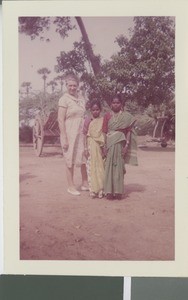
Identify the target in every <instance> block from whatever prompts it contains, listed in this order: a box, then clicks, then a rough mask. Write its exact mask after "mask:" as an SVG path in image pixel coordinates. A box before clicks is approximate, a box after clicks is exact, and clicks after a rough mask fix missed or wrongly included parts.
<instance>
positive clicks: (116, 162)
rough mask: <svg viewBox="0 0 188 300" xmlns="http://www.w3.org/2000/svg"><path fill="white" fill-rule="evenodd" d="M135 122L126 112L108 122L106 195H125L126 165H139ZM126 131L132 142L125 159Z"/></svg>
mask: <svg viewBox="0 0 188 300" xmlns="http://www.w3.org/2000/svg"><path fill="white" fill-rule="evenodd" d="M134 121H135V119H134V117H133V116H132V115H131V114H129V113H128V112H126V111H122V112H120V113H118V114H116V115H114V116H112V117H111V118H110V120H109V121H108V133H107V136H106V144H107V150H108V152H107V157H106V162H105V179H104V192H105V194H124V174H125V164H131V165H138V162H137V143H136V133H135V131H134V129H133V128H132V126H131V125H132V124H133V122H134ZM126 131H127V132H128V131H129V132H130V141H129V146H128V149H127V153H126V156H125V158H123V156H122V149H123V146H124V145H125V143H126V140H127V138H126Z"/></svg>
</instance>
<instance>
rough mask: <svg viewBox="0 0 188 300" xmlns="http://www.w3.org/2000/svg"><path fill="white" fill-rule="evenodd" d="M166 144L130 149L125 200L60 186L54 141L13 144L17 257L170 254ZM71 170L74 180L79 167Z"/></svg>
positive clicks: (170, 171) (170, 162) (170, 170)
mask: <svg viewBox="0 0 188 300" xmlns="http://www.w3.org/2000/svg"><path fill="white" fill-rule="evenodd" d="M174 154H175V153H174V149H173V148H172V147H167V148H165V149H164V148H161V147H160V146H158V145H157V146H156V145H155V146H153V147H152V146H150V145H149V146H148V148H143V149H139V150H138V159H139V166H138V167H131V166H127V175H126V177H125V191H126V192H125V199H123V200H121V201H118V200H117V201H109V200H106V199H102V200H99V199H90V198H89V196H88V192H82V194H81V196H78V197H74V196H71V195H70V194H68V193H67V192H66V186H67V183H66V176H65V165H64V160H63V158H62V156H61V149H60V148H59V147H56V148H55V147H45V148H44V151H43V156H42V157H40V158H38V157H36V156H35V155H34V153H33V149H32V147H21V148H20V227H21V229H20V231H21V233H20V237H21V240H20V244H21V250H20V257H21V259H24V260H27V259H31V260H32V259H33V260H173V259H174V173H175V172H174V156H175V155H174ZM78 171H79V170H76V174H75V175H76V184H77V185H78V186H79V184H80V174H79V172H78Z"/></svg>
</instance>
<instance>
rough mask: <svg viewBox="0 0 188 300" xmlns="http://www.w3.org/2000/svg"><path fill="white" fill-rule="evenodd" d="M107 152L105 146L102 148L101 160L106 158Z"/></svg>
mask: <svg viewBox="0 0 188 300" xmlns="http://www.w3.org/2000/svg"><path fill="white" fill-rule="evenodd" d="M107 152H108V150H107V147H106V145H105V146H104V147H102V158H103V159H104V158H105V157H106V156H107Z"/></svg>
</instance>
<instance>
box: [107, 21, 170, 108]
mask: <svg viewBox="0 0 188 300" xmlns="http://www.w3.org/2000/svg"><path fill="white" fill-rule="evenodd" d="M134 23H135V26H134V28H133V30H132V36H131V39H130V40H128V39H127V38H126V37H124V36H122V35H121V36H119V37H118V38H117V39H116V41H117V43H118V45H119V46H120V51H119V53H118V54H117V55H116V56H115V57H114V59H113V62H112V66H113V67H115V65H117V66H121V64H122V66H125V69H126V70H123V69H124V68H120V69H118V68H113V71H112V72H111V73H110V76H112V77H116V78H118V80H120V81H122V82H123V83H124V85H125V88H126V94H127V96H129V97H131V98H132V99H134V100H136V101H137V102H138V103H140V104H142V105H144V106H145V107H147V106H148V105H149V104H150V103H152V104H155V105H160V104H161V103H163V102H166V103H168V102H169V101H170V100H171V99H172V98H173V97H174V90H175V75H174V65H175V30H174V21H173V19H172V18H170V17H135V18H134ZM111 69H112V68H111Z"/></svg>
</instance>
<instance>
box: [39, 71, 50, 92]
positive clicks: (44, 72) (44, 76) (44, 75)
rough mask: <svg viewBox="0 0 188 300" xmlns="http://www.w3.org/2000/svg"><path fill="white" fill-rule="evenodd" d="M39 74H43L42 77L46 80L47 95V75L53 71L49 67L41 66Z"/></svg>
mask: <svg viewBox="0 0 188 300" xmlns="http://www.w3.org/2000/svg"><path fill="white" fill-rule="evenodd" d="M37 73H38V74H40V75H42V79H43V80H44V95H46V79H47V75H48V74H50V73H51V71H50V70H49V69H48V68H45V67H44V68H41V69H39V70H38V71H37Z"/></svg>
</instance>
